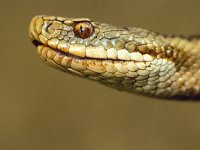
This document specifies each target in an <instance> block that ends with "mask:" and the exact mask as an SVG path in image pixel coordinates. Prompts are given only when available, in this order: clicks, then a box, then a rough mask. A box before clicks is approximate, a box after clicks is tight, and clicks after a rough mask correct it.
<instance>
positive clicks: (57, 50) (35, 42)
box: [32, 40, 128, 62]
mask: <svg viewBox="0 0 200 150" xmlns="http://www.w3.org/2000/svg"><path fill="white" fill-rule="evenodd" d="M32 43H33V44H34V45H35V46H36V47H38V46H41V45H42V46H44V47H48V48H50V49H51V50H54V51H55V52H57V53H59V54H61V55H63V56H67V57H71V58H74V59H79V60H100V61H105V60H106V61H118V62H127V61H128V60H118V59H106V58H105V59H102V58H91V57H79V56H76V55H73V54H70V53H67V52H64V51H61V50H59V49H54V48H52V47H50V46H48V45H44V44H42V43H41V42H39V41H37V40H33V41H32Z"/></svg>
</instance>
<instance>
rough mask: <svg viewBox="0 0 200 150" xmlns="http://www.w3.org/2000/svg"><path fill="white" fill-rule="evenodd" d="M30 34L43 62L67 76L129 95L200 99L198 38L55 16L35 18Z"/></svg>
mask: <svg viewBox="0 0 200 150" xmlns="http://www.w3.org/2000/svg"><path fill="white" fill-rule="evenodd" d="M76 28H77V29H80V32H79V30H77V29H76ZM29 34H30V38H31V39H32V42H33V43H34V44H35V45H36V46H37V52H38V54H39V56H40V58H41V59H42V60H43V61H45V62H47V63H48V64H50V65H52V66H54V67H56V68H58V69H61V70H63V71H66V72H69V73H72V74H76V75H79V76H81V77H84V78H89V79H92V80H95V81H98V82H100V83H103V84H104V85H106V86H109V87H112V88H116V89H119V90H122V91H128V92H131V93H138V94H143V95H149V96H154V97H161V98H184V99H191V98H199V97H200V40H199V39H198V38H182V37H170V36H162V35H160V34H158V33H155V32H152V31H150V30H146V29H142V28H135V27H126V28H119V27H116V26H113V25H109V24H106V23H100V22H95V21H92V20H90V19H88V18H64V17H55V16H35V17H34V18H33V19H32V21H31V24H30V28H29Z"/></svg>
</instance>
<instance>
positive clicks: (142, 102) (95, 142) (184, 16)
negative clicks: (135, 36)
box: [0, 0, 200, 150]
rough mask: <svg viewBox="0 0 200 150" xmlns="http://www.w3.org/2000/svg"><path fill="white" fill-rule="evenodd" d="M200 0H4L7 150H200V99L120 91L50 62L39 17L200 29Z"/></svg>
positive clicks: (2, 119)
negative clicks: (33, 33) (44, 55)
mask: <svg viewBox="0 0 200 150" xmlns="http://www.w3.org/2000/svg"><path fill="white" fill-rule="evenodd" d="M199 5H200V1H198V0H190V1H187V0H184V1H183V0H115V1H114V0H113V1H109V0H96V1H94V0H83V1H77V0H43V1H41V0H34V1H27V0H15V1H12V2H11V1H3V2H1V9H0V16H1V21H0V22H1V25H0V30H1V31H0V33H1V36H0V42H1V54H0V68H1V69H0V149H1V150H66V149H70V150H133V149H134V150H199V149H200V103H198V102H196V103H195V102H177V101H171V100H158V99H153V98H148V97H143V96H137V95H133V94H129V93H125V92H119V91H117V90H113V89H110V88H107V87H104V86H103V85H100V84H97V83H95V82H92V81H89V80H85V79H81V78H78V77H74V76H72V75H69V74H65V73H63V72H60V71H58V70H56V69H53V68H50V67H49V66H47V65H45V64H44V63H43V62H42V61H40V59H39V58H38V56H37V54H36V48H35V47H34V46H33V45H32V43H31V41H30V40H29V36H28V27H29V23H30V20H31V18H32V17H33V16H35V15H41V14H46V15H56V16H68V17H89V18H91V19H93V20H97V21H101V22H106V23H110V24H114V25H117V26H136V27H143V28H148V29H151V30H153V31H158V32H160V33H163V34H183V35H190V34H198V33H200V19H199V18H200V9H199Z"/></svg>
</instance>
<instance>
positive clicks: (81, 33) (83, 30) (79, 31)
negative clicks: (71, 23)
mask: <svg viewBox="0 0 200 150" xmlns="http://www.w3.org/2000/svg"><path fill="white" fill-rule="evenodd" d="M92 32H93V27H92V25H91V24H90V23H89V22H80V23H78V24H76V25H75V27H74V33H75V34H76V36H78V37H80V38H82V39H85V38H87V37H89V36H90V35H91V34H92Z"/></svg>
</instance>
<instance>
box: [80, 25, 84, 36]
mask: <svg viewBox="0 0 200 150" xmlns="http://www.w3.org/2000/svg"><path fill="white" fill-rule="evenodd" d="M80 32H81V34H83V32H84V29H83V27H82V26H80Z"/></svg>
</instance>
